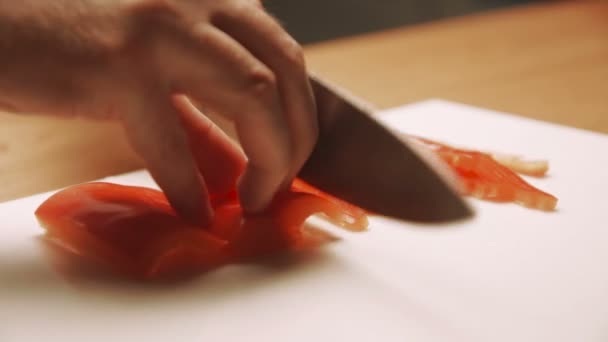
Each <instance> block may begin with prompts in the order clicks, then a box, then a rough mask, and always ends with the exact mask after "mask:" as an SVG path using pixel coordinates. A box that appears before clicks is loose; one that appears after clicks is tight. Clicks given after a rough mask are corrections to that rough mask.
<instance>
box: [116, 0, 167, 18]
mask: <svg viewBox="0 0 608 342" xmlns="http://www.w3.org/2000/svg"><path fill="white" fill-rule="evenodd" d="M126 9H127V13H128V14H129V15H130V16H131V17H133V18H135V19H137V20H138V21H140V22H141V21H144V22H150V21H152V22H156V21H159V20H164V19H166V18H169V17H174V16H176V15H177V10H176V8H175V6H174V4H173V3H172V2H171V1H169V0H131V1H130V2H129V3H128V5H127V6H126Z"/></svg>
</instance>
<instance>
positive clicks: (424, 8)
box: [263, 0, 534, 44]
mask: <svg viewBox="0 0 608 342" xmlns="http://www.w3.org/2000/svg"><path fill="white" fill-rule="evenodd" d="M530 2H534V0H264V1H263V3H264V6H265V7H266V8H267V9H268V11H269V12H271V13H272V14H273V15H274V16H275V17H277V18H278V19H279V20H280V21H281V22H282V23H283V25H284V26H285V28H286V29H287V31H289V32H290V33H291V34H292V35H293V36H294V37H295V38H296V39H297V40H298V41H299V42H300V43H302V44H308V43H314V42H319V41H323V40H328V39H333V38H338V37H344V36H350V35H355V34H359V33H365V32H372V31H378V30H383V29H388V28H393V27H399V26H404V25H412V24H418V23H423V22H428V21H431V20H436V19H442V18H448V17H454V16H461V15H465V14H470V13H475V12H480V11H485V10H490V9H496V8H506V7H509V6H514V5H520V4H525V3H530Z"/></svg>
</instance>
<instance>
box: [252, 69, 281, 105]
mask: <svg viewBox="0 0 608 342" xmlns="http://www.w3.org/2000/svg"><path fill="white" fill-rule="evenodd" d="M276 87H277V79H276V76H275V75H274V73H273V72H272V71H271V70H270V69H268V68H266V67H263V66H255V67H252V68H251V69H250V70H249V71H248V72H247V76H246V88H247V91H248V92H249V94H250V95H252V96H255V97H262V98H267V96H271V95H273V93H274V92H275V91H276Z"/></svg>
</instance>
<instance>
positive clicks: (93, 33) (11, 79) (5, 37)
mask: <svg viewBox="0 0 608 342" xmlns="http://www.w3.org/2000/svg"><path fill="white" fill-rule="evenodd" d="M85 6H91V1H79V0H59V1H48V2H47V1H40V0H25V1H23V0H22V1H18V2H15V1H9V0H0V106H4V107H5V108H4V109H10V110H13V111H32V110H33V111H44V110H45V108H39V107H45V106H44V105H42V106H40V105H37V99H42V98H44V99H46V100H45V101H44V102H45V103H47V100H48V99H61V98H66V97H69V96H77V95H78V91H79V83H80V80H79V79H78V76H77V75H78V74H79V72H78V71H79V70H82V69H83V68H92V67H95V66H97V65H99V64H100V58H101V55H102V54H103V51H102V50H103V46H104V45H103V44H101V43H100V41H102V40H103V39H104V38H105V36H103V34H104V33H105V31H104V30H105V28H107V27H111V25H113V24H114V23H113V21H112V16H110V15H109V14H108V15H106V13H104V12H103V11H96V12H95V15H94V16H93V17H91V15H89V14H88V13H90V11H89V12H87V11H85V10H84V7H85ZM96 6H99V5H97V4H96ZM0 109H1V108H0Z"/></svg>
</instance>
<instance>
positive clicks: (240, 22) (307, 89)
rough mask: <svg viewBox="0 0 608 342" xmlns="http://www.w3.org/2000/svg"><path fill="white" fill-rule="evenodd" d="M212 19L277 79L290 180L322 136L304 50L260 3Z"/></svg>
mask: <svg viewBox="0 0 608 342" xmlns="http://www.w3.org/2000/svg"><path fill="white" fill-rule="evenodd" d="M212 22H213V23H214V24H215V25H216V26H217V27H218V28H220V29H221V30H223V31H224V32H226V33H227V34H229V35H230V36H232V37H233V38H234V39H236V40H237V41H238V42H239V43H240V44H242V45H243V46H244V47H245V48H246V49H248V50H249V51H250V52H251V53H252V54H253V55H254V56H256V57H257V58H258V59H259V60H260V61H262V62H263V63H264V64H266V65H267V66H268V67H269V68H270V69H271V70H272V71H273V72H274V75H275V76H276V78H277V86H278V90H279V93H280V98H281V105H282V108H283V110H284V115H285V118H286V121H287V124H288V126H289V132H290V136H291V141H292V151H291V162H290V171H289V172H288V176H287V181H290V180H291V178H293V177H294V176H295V175H296V173H297V172H298V171H299V169H300V168H301V167H302V165H303V164H304V162H305V161H306V159H307V158H308V157H309V155H310V153H311V151H312V149H313V148H314V145H315V143H316V141H317V137H318V126H317V123H318V121H317V113H316V108H315V103H314V97H313V95H312V94H313V93H312V90H311V86H310V83H309V81H308V74H307V72H306V67H305V62H304V57H303V54H302V50H301V49H300V47H299V45H298V44H297V43H296V42H295V41H294V40H293V39H292V38H291V37H290V36H289V35H288V34H287V33H286V32H285V31H284V30H283V29H282V28H281V27H280V25H279V24H278V23H277V22H276V21H275V20H274V19H273V18H272V17H271V16H270V15H269V14H267V13H266V12H265V11H264V10H263V9H261V7H259V3H257V4H256V2H253V3H251V4H245V5H242V4H241V5H239V6H238V7H237V6H233V7H228V8H226V10H224V11H219V12H218V13H217V14H216V15H215V16H213V17H212Z"/></svg>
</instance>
